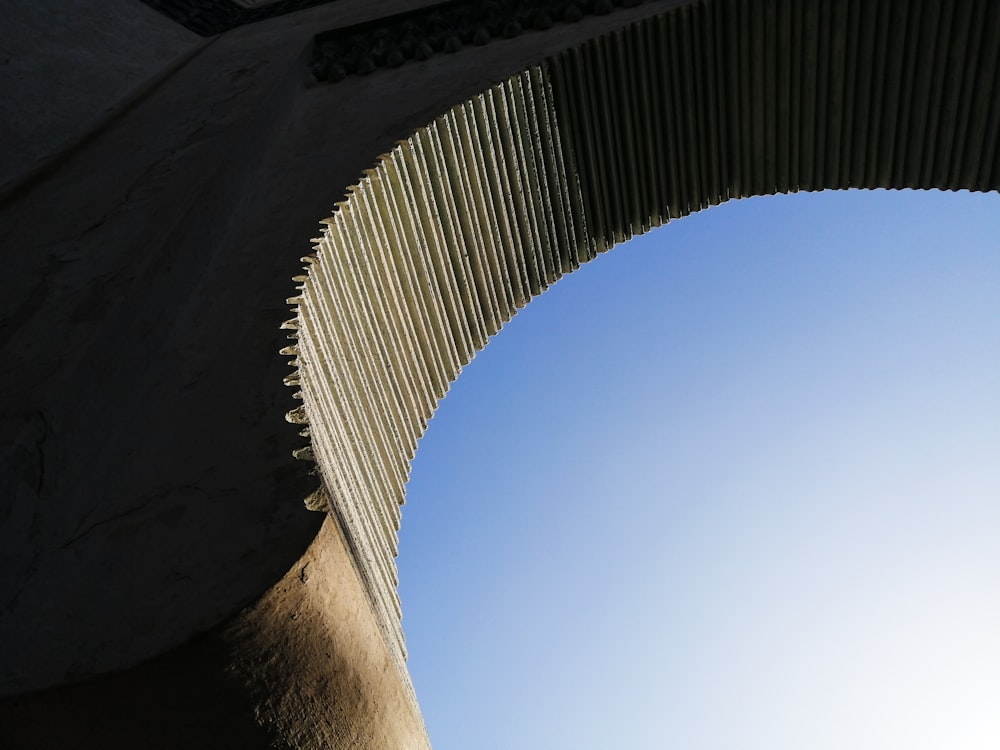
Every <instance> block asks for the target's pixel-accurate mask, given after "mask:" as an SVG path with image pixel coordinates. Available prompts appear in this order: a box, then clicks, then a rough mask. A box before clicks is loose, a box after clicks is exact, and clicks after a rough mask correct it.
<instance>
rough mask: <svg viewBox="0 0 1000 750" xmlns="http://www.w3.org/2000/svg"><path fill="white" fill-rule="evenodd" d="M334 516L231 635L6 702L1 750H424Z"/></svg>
mask: <svg viewBox="0 0 1000 750" xmlns="http://www.w3.org/2000/svg"><path fill="white" fill-rule="evenodd" d="M410 690H411V689H410V686H409V678H408V677H407V676H406V673H405V672H400V671H399V669H398V667H397V665H396V661H395V659H394V658H393V657H392V655H391V654H390V653H389V650H388V649H387V647H386V645H385V642H384V641H383V640H382V637H381V635H380V633H379V630H378V626H377V624H376V622H375V618H374V616H373V613H372V611H371V609H370V607H369V604H368V597H367V594H366V592H365V591H364V589H363V588H362V585H361V581H360V579H359V578H358V576H357V573H356V572H355V569H354V566H353V564H352V562H351V557H350V553H349V552H348V550H347V547H346V545H345V543H344V539H343V537H342V536H341V534H340V532H339V530H338V529H337V526H336V524H335V523H333V521H332V519H328V520H327V523H326V524H325V525H324V526H323V528H322V529H321V531H320V533H319V534H318V535H317V537H316V540H315V541H314V542H313V544H312V545H311V547H310V548H309V550H308V551H307V552H306V554H305V555H303V557H302V559H301V560H300V561H299V562H298V563H297V564H296V565H295V566H294V567H293V568H292V569H291V570H290V571H289V572H288V573H287V574H286V575H285V576H284V577H283V578H282V579H281V581H279V582H278V583H277V584H276V585H275V586H274V587H273V588H272V589H271V590H270V591H268V592H267V593H266V594H265V596H264V597H263V598H262V599H261V600H260V601H259V602H257V603H256V604H255V605H254V606H252V607H249V608H248V609H246V610H245V611H243V612H241V613H240V614H239V615H238V616H237V617H236V618H235V619H234V620H233V621H232V622H230V623H228V624H227V625H226V626H223V627H219V628H216V629H213V630H212V631H211V632H209V633H206V634H204V635H201V636H199V637H198V638H196V639H195V640H194V641H193V642H192V643H190V644H187V645H185V646H182V647H181V648H179V649H176V650H174V651H171V652H168V653H166V654H164V655H163V656H161V657H159V658H157V659H154V660H153V661H151V662H149V663H148V664H145V665H143V666H141V667H136V668H134V669H132V670H129V671H127V672H124V673H122V674H118V675H114V676H112V677H109V678H105V679H103V680H100V681H97V682H92V683H89V684H84V685H79V686H75V687H69V688H61V689H55V690H51V691H46V692H42V693H36V694H33V695H26V696H22V697H19V698H13V699H7V700H5V701H3V700H0V740H2V741H3V742H2V744H3V747H4V748H5V750H54V749H55V748H60V749H65V748H77V750H117V749H118V748H121V749H122V750H126V749H127V750H132V749H133V748H138V747H141V748H149V750H161V749H162V750H175V749H176V748H181V747H183V748H190V750H202V749H204V750H217V749H218V748H229V747H238V748H241V750H258V749H259V750H266V749H268V748H273V747H282V748H302V749H303V750H306V749H307V748H322V747H329V748H352V749H356V750H377V749H378V748H393V749H394V750H396V749H399V750H421V749H422V748H427V747H428V746H429V745H428V741H427V735H426V731H425V730H424V727H423V722H422V720H421V718H420V714H419V712H418V711H417V708H416V704H415V702H414V701H413V700H412V695H411V692H410Z"/></svg>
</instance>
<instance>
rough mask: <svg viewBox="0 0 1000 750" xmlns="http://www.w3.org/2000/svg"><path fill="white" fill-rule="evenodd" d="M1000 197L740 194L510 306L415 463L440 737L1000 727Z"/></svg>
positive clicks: (931, 735) (416, 607)
mask: <svg viewBox="0 0 1000 750" xmlns="http://www.w3.org/2000/svg"><path fill="white" fill-rule="evenodd" d="M996 202H997V198H996V197H995V196H973V195H967V194H965V195H953V194H927V193H917V194H914V193H910V194H899V193H893V194H882V195H871V194H868V193H858V192H851V193H834V194H831V193H825V194H809V195H806V194H803V195H799V196H794V197H780V198H779V197H775V198H768V199H764V200H756V199H755V200H751V201H741V202H738V203H732V204H728V205H727V206H726V207H723V208H721V209H713V211H711V212H706V213H705V214H703V215H699V216H697V217H692V218H690V219H686V220H685V221H683V222H680V223H679V224H677V225H673V226H671V227H670V228H669V229H662V230H659V231H657V232H654V233H652V234H651V235H650V236H649V237H644V238H642V241H641V244H640V242H639V241H634V242H635V244H636V245H638V246H636V247H626V248H623V249H622V252H620V253H613V254H610V255H609V256H607V257H606V258H602V259H600V260H599V261H597V262H596V263H595V265H594V266H593V267H588V270H585V271H581V273H580V274H579V275H578V276H577V278H576V280H575V281H574V282H572V283H566V284H561V285H559V288H558V291H553V292H551V293H550V294H547V295H544V296H543V297H542V298H540V299H539V301H538V303H537V304H536V306H535V307H533V308H532V311H531V312H526V313H525V314H524V315H523V317H519V318H518V319H517V320H516V321H515V322H514V323H513V324H512V326H511V328H510V330H509V331H508V332H507V333H504V334H501V335H500V336H499V337H498V338H497V340H496V341H495V342H493V346H492V347H490V349H489V350H488V352H486V353H484V356H483V357H482V360H481V361H480V362H478V363H477V364H475V365H473V366H472V367H470V368H469V371H468V372H466V373H464V374H463V378H462V379H461V380H460V381H458V383H457V384H456V386H455V389H454V391H453V392H452V393H451V394H450V395H449V399H448V400H446V401H445V403H444V405H443V407H442V409H441V411H440V414H439V417H438V419H436V420H435V423H434V426H433V428H432V429H431V430H429V431H428V433H427V436H426V437H425V443H424V444H422V446H421V452H420V454H418V455H419V458H418V459H417V461H416V462H415V470H414V476H413V479H412V481H411V484H410V489H409V497H410V501H411V502H410V504H409V505H408V506H407V526H406V529H405V531H404V534H403V538H402V550H401V558H400V564H401V591H402V596H403V603H404V611H405V613H406V618H405V624H406V632H407V636H408V642H409V645H410V649H411V658H410V663H409V664H410V670H411V672H412V674H413V678H414V681H415V684H416V688H417V691H418V694H419V695H420V697H421V703H422V706H423V711H424V716H425V719H426V721H427V724H428V729H429V731H430V735H431V737H432V738H433V739H434V741H435V743H436V746H440V747H442V748H447V747H458V746H462V745H463V744H467V743H468V742H469V741H470V739H471V737H472V736H476V737H487V738H492V740H490V741H493V742H494V743H495V745H493V746H496V747H502V746H512V745H517V746H524V747H546V746H553V745H557V746H558V745H561V744H566V745H572V746H579V747H602V746H606V745H607V743H608V742H611V741H613V739H612V738H617V741H619V742H623V743H624V744H628V745H629V746H633V747H661V746H664V745H670V744H694V745H701V746H720V747H721V746H726V745H727V744H731V742H732V739H733V738H734V736H738V737H740V738H741V741H743V742H744V744H746V742H747V741H749V742H750V744H751V745H753V746H767V747H793V746H801V745H802V744H803V743H805V744H809V745H817V746H820V747H834V746H842V745H843V744H844V742H845V741H850V742H851V744H853V745H857V746H861V747H872V748H874V747H881V746H885V745H886V744H898V743H900V742H902V743H904V744H912V745H913V746H915V747H928V748H929V747H935V746H938V745H939V744H940V743H941V742H943V741H944V738H947V737H951V738H953V739H954V738H957V737H959V736H961V738H962V741H963V743H966V744H968V745H969V746H971V747H987V746H989V744H990V743H991V742H995V740H996V737H997V730H998V728H997V727H996V725H995V724H991V722H993V720H994V718H993V712H992V711H991V710H990V708H989V705H990V704H991V702H992V700H993V698H994V697H995V696H996V695H997V691H998V690H1000V684H998V683H997V682H996V680H994V679H993V678H992V677H991V675H992V674H993V673H994V672H995V669H994V667H995V666H996V663H997V662H996V658H997V653H996V650H995V647H994V646H993V638H992V636H991V633H992V630H993V628H994V627H995V625H996V624H997V618H998V614H1000V610H998V609H997V602H996V597H995V596H994V595H993V591H995V585H996V575H997V571H1000V558H997V556H996V553H995V551H993V549H992V546H993V545H992V544H991V542H990V539H991V538H993V537H994V536H995V533H996V532H997V530H998V523H1000V517H998V516H997V512H996V507H995V505H996V504H995V502H993V499H994V497H995V487H996V481H997V480H998V479H1000V477H997V476H996V471H995V469H993V468H992V466H993V462H992V460H991V458H990V455H991V452H992V449H993V448H994V447H995V445H996V442H997V440H998V439H1000V434H998V433H997V431H996V429H995V427H994V425H995V424H996V421H995V415H996V413H997V409H998V408H1000V405H998V403H997V397H996V395H995V389H994V388H991V383H995V382H996V377H997V372H998V368H997V361H996V357H995V354H994V353H995V347H991V346H990V345H989V344H988V342H990V341H995V340H996V338H997V335H998V332H997V330H996V326H995V323H994V322H993V321H995V320H996V319H997V318H996V315H995V314H993V312H991V311H995V301H994V298H995V295H994V294H993V290H994V289H995V284H996V281H997V280H998V279H997V273H998V272H1000V266H998V264H997V258H996V253H995V250H996V247H995V242H992V243H991V241H990V240H991V238H992V237H994V236H996V218H995V217H996V215H997V213H996ZM977 207H979V210H978V211H977V210H975V209H976V208H977ZM761 214H763V215H765V216H767V219H766V220H765V219H757V217H758V216H759V215H761ZM974 216H975V217H977V218H975V219H974V218H973V217H974ZM755 219H756V220H755ZM903 221H908V222H912V223H910V225H909V226H904V225H903V224H902V222H903ZM765 222H766V223H765ZM966 238H968V239H966ZM666 245H668V247H665V246H666ZM987 362H988V364H987ZM438 420H440V421H438ZM942 639H944V642H942ZM721 717H725V720H723V719H722V718H721ZM494 722H495V723H494ZM487 746H491V745H489V744H488V742H487Z"/></svg>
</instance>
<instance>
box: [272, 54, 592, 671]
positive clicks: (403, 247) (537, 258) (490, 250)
mask: <svg viewBox="0 0 1000 750" xmlns="http://www.w3.org/2000/svg"><path fill="white" fill-rule="evenodd" d="M584 236H585V228H584V226H583V223H582V199H581V196H580V194H579V190H578V188H577V187H576V186H575V185H574V184H569V183H568V182H567V180H566V169H565V168H564V165H563V163H562V150H561V148H560V145H559V140H558V130H557V128H556V127H555V122H554V120H553V102H552V98H551V92H550V90H549V88H548V86H547V85H546V84H545V82H544V80H543V79H542V74H541V71H540V70H538V69H537V68H536V69H533V70H531V71H529V72H526V73H524V74H522V75H520V76H517V77H515V78H512V79H511V80H509V81H507V82H506V83H504V84H502V85H499V86H496V87H494V88H493V89H490V90H489V91H487V92H485V93H483V94H482V95H480V96H478V97H476V98H475V99H473V100H471V101H469V102H466V103H465V104H462V105H460V106H458V107H456V108H454V109H453V110H452V111H451V112H449V113H447V114H446V115H444V116H442V117H440V118H438V119H437V120H435V121H434V122H433V123H432V124H431V125H429V126H428V127H427V128H425V129H423V130H421V131H420V132H418V133H416V134H415V135H413V136H412V137H411V138H409V139H408V140H406V141H404V142H401V143H399V144H398V145H397V146H396V148H394V149H393V150H392V152H390V153H389V154H386V155H384V156H383V157H382V158H381V159H380V160H379V162H378V164H377V166H376V167H375V168H374V169H371V170H369V171H368V172H367V173H366V175H365V177H364V179H363V180H362V181H361V183H360V184H358V185H356V186H355V187H354V188H352V191H351V194H350V196H349V197H348V199H347V200H346V201H344V202H343V203H341V204H340V205H339V207H338V211H337V212H336V213H335V214H334V216H333V217H332V218H331V219H328V220H327V221H326V228H325V229H324V231H323V235H322V237H320V238H319V239H318V240H317V244H316V254H315V256H314V257H313V258H310V259H309V260H310V261H311V263H310V265H309V274H308V277H307V280H305V281H304V283H303V286H302V291H301V297H300V298H297V299H295V300H292V301H293V302H294V303H296V304H297V309H298V317H297V323H296V324H295V325H297V326H298V329H299V330H298V345H297V352H296V354H297V362H295V364H297V365H298V367H299V373H298V376H297V379H298V382H299V383H300V385H301V387H302V394H303V398H304V407H305V410H304V412H305V415H306V416H307V417H308V422H309V432H310V435H311V439H312V449H313V453H314V454H315V457H316V461H317V463H318V464H319V467H320V470H321V472H322V477H323V482H324V484H325V486H326V488H327V492H328V496H329V497H330V498H331V504H332V506H333V508H332V510H333V511H334V512H335V513H336V515H337V517H338V519H339V520H340V522H341V523H342V525H343V526H344V528H345V531H346V534H347V536H348V537H349V539H350V542H351V544H352V546H353V548H354V552H355V555H356V557H357V560H358V564H359V569H360V572H361V575H362V577H363V579H364V580H365V583H366V584H367V586H368V589H369V592H370V594H371V597H372V601H373V604H374V606H375V608H376V611H377V613H378V615H379V616H380V618H381V619H382V621H383V623H384V626H385V631H386V635H387V638H388V639H389V641H390V644H391V645H392V646H393V647H394V648H396V649H397V650H398V653H399V654H400V656H401V657H402V656H403V655H404V654H405V649H404V645H403V639H402V633H401V632H400V625H399V623H400V608H399V601H398V598H397V595H396V566H395V560H394V558H395V556H396V549H397V531H398V529H399V522H400V505H401V504H402V502H403V497H404V489H405V485H406V481H407V478H408V475H409V467H410V460H411V459H412V458H413V454H414V451H415V450H416V446H417V440H418V439H419V438H420V436H421V435H422V434H423V431H424V429H425V428H426V426H427V421H428V420H429V419H430V417H431V415H432V414H433V413H434V410H435V408H436V407H437V403H438V401H440V399H441V398H442V397H443V396H444V394H445V392H446V391H447V390H448V385H449V384H450V383H451V381H452V380H454V379H455V377H456V376H457V375H458V373H459V371H460V370H461V368H462V366H463V365H465V364H466V363H468V362H469V360H471V359H472V357H473V355H474V354H475V353H476V352H477V351H478V350H479V349H482V348H483V346H485V345H486V342H487V340H488V339H489V337H490V336H492V335H493V334H495V333H496V332H497V331H498V330H499V329H500V327H501V326H502V325H503V324H504V323H505V322H507V321H508V320H510V318H511V317H512V316H513V315H514V314H515V312H516V311H517V310H518V309H519V308H521V307H524V305H526V304H527V303H528V301H529V300H530V299H531V298H532V297H533V296H534V295H536V294H539V293H540V292H541V291H543V290H544V289H545V288H546V287H547V286H548V285H549V284H551V283H553V282H554V281H555V280H556V279H558V278H559V277H561V276H562V275H563V274H565V273H568V272H569V271H572V270H573V269H574V268H577V267H578V266H579V265H580V263H581V262H583V261H584V260H587V258H586V257H579V255H578V254H577V249H578V248H580V247H586V245H587V243H585V242H583V241H582V239H581V238H582V237H584ZM290 353H292V352H290ZM300 414H301V413H299V412H296V413H293V415H292V418H293V419H298V418H299V416H300Z"/></svg>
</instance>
